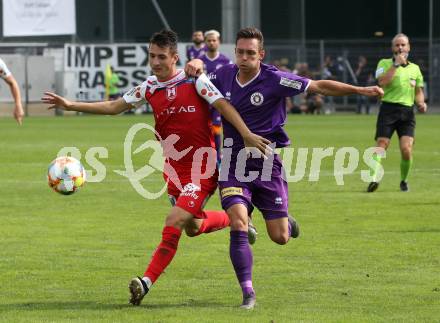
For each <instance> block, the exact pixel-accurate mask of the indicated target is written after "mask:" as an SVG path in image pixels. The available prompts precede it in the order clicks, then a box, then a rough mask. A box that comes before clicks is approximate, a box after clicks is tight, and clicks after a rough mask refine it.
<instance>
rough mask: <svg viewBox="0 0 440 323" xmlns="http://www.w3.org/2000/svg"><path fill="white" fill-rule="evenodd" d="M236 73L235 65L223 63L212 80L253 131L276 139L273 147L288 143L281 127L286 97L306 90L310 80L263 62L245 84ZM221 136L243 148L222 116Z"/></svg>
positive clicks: (232, 128)
mask: <svg viewBox="0 0 440 323" xmlns="http://www.w3.org/2000/svg"><path fill="white" fill-rule="evenodd" d="M237 73H238V67H237V65H235V64H234V65H226V66H224V67H222V68H220V69H219V70H217V71H216V72H215V73H214V75H213V76H212V77H211V81H212V82H213V83H214V84H215V86H216V87H217V88H218V89H219V90H220V92H221V93H222V94H223V95H224V97H225V99H227V100H229V102H230V103H231V104H232V105H233V106H234V107H235V108H236V109H237V111H238V113H239V114H240V116H241V117H242V118H243V120H244V122H245V123H246V125H247V126H248V128H249V129H250V130H251V131H252V132H253V133H255V134H257V135H260V136H262V137H264V138H267V139H268V140H270V141H271V142H275V143H276V147H285V146H288V145H289V144H290V140H289V137H288V136H287V134H286V133H285V132H284V130H283V126H284V122H285V120H286V97H290V96H295V95H298V94H300V93H302V92H304V91H306V90H307V87H308V86H309V84H310V80H309V79H307V78H304V77H300V76H298V75H296V74H293V73H289V72H282V71H280V70H278V69H277V68H276V67H274V66H271V65H266V64H261V69H260V72H259V73H258V74H257V75H256V76H255V77H254V78H253V79H252V80H250V81H249V82H247V83H246V84H240V83H239V82H238V80H237ZM223 135H224V138H232V139H233V140H234V144H233V151H235V152H237V151H239V150H240V149H242V148H244V144H243V139H242V138H241V136H240V134H239V133H238V132H237V130H236V129H235V128H234V127H233V126H232V125H231V124H230V123H229V122H227V121H226V120H225V119H223Z"/></svg>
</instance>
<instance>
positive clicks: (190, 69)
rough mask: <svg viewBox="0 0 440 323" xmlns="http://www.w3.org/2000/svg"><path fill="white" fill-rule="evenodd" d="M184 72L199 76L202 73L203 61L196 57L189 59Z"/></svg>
mask: <svg viewBox="0 0 440 323" xmlns="http://www.w3.org/2000/svg"><path fill="white" fill-rule="evenodd" d="M185 73H186V75H188V76H200V74H202V73H203V61H202V60H200V59H198V58H196V59H192V60H190V61H189V62H187V63H186V65H185Z"/></svg>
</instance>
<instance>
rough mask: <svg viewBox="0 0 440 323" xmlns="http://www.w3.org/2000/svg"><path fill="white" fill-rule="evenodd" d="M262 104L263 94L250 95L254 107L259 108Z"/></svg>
mask: <svg viewBox="0 0 440 323" xmlns="http://www.w3.org/2000/svg"><path fill="white" fill-rule="evenodd" d="M263 102H264V97H263V94H261V93H260V92H255V93H253V94H252V95H251V103H252V104H253V105H255V106H260V105H262V104H263Z"/></svg>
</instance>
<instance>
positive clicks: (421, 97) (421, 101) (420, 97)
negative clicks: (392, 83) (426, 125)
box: [415, 87, 428, 113]
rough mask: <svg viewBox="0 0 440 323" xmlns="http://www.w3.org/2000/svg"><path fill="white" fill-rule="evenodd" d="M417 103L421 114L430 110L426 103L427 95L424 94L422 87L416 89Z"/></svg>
mask: <svg viewBox="0 0 440 323" xmlns="http://www.w3.org/2000/svg"><path fill="white" fill-rule="evenodd" d="M415 102H416V105H417V109H418V110H419V112H422V113H425V112H426V110H427V109H428V106H427V105H426V102H425V93H424V92H423V88H422V87H416V96H415Z"/></svg>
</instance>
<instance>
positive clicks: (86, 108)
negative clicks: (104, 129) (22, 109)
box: [41, 92, 130, 115]
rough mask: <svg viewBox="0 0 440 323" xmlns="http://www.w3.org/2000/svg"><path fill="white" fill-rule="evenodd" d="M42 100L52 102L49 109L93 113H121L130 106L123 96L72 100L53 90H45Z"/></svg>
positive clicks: (47, 102)
mask: <svg viewBox="0 0 440 323" xmlns="http://www.w3.org/2000/svg"><path fill="white" fill-rule="evenodd" d="M41 101H43V103H46V104H50V107H49V109H54V108H61V109H64V110H66V111H77V112H86V113H93V114H109V115H114V114H119V113H121V112H123V111H125V110H127V109H128V108H129V107H130V106H129V105H128V104H127V103H126V102H125V100H124V99H123V98H119V99H117V100H114V101H100V102H77V101H70V100H67V99H66V98H64V97H62V96H59V95H57V94H55V93H52V92H45V93H44V96H43V97H42V98H41Z"/></svg>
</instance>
